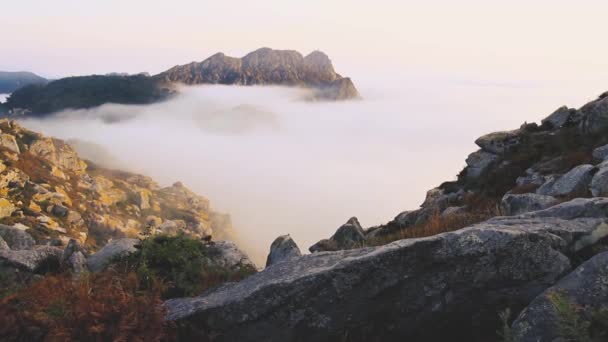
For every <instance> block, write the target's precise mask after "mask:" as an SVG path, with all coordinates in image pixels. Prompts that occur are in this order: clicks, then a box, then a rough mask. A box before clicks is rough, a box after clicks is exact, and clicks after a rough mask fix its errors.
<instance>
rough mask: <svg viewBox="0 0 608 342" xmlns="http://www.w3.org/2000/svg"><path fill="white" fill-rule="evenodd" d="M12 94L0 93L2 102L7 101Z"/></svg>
mask: <svg viewBox="0 0 608 342" xmlns="http://www.w3.org/2000/svg"><path fill="white" fill-rule="evenodd" d="M10 95H11V94H0V103H4V102H6V99H7V98H8V97H9V96H10Z"/></svg>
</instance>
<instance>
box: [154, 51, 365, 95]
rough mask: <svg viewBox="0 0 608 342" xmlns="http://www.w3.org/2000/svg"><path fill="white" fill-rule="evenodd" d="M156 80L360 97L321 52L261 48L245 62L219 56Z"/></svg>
mask: <svg viewBox="0 0 608 342" xmlns="http://www.w3.org/2000/svg"><path fill="white" fill-rule="evenodd" d="M156 77H158V78H160V79H163V80H165V81H169V82H179V83H183V84H188V85H195V84H236V85H288V86H302V87H309V88H312V89H314V90H315V92H314V98H315V99H321V100H347V99H353V98H358V97H359V92H358V91H357V89H356V88H355V85H354V84H353V82H352V81H351V79H350V78H347V77H342V76H340V75H339V74H337V73H336V71H335V70H334V67H333V65H332V63H331V60H330V59H329V57H328V56H327V55H326V54H324V53H323V52H321V51H314V52H312V53H310V54H309V55H307V56H306V57H304V56H302V54H300V53H299V52H297V51H292V50H273V49H270V48H261V49H258V50H255V51H253V52H251V53H249V54H247V55H246V56H244V57H243V58H234V57H229V56H226V55H224V54H223V53H217V54H215V55H213V56H211V57H209V58H207V59H206V60H204V61H202V62H200V63H199V62H192V63H190V64H186V65H178V66H175V67H173V68H171V69H169V70H167V71H165V72H163V73H161V74H159V75H157V76H156Z"/></svg>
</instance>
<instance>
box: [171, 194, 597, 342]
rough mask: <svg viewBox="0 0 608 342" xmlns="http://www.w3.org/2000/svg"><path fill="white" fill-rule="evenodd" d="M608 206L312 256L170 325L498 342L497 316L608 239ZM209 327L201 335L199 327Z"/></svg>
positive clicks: (249, 332)
mask: <svg viewBox="0 0 608 342" xmlns="http://www.w3.org/2000/svg"><path fill="white" fill-rule="evenodd" d="M607 214H608V199H606V198H593V199H576V200H573V201H570V202H566V203H563V204H560V205H557V206H554V207H551V208H549V209H545V210H541V211H536V212H530V213H527V214H523V215H520V216H517V217H498V218H494V219H492V220H489V221H487V222H484V223H480V224H477V225H474V226H471V227H469V228H465V229H461V230H457V231H454V232H449V233H444V234H439V235H436V236H432V237H427V238H420V239H406V240H400V241H395V242H393V243H390V244H388V245H384V246H380V247H372V248H359V249H354V250H346V251H338V252H324V253H315V254H310V255H305V256H302V257H299V258H295V259H291V260H288V261H285V262H281V263H277V264H275V265H274V266H272V267H269V268H267V269H265V270H263V271H261V272H259V273H257V274H256V275H253V276H251V277H249V278H247V279H245V280H243V281H241V282H239V283H232V284H228V285H225V286H223V287H221V288H219V289H217V290H215V291H210V292H208V293H206V294H204V295H203V296H201V297H197V298H180V299H172V300H169V301H167V302H165V307H166V308H167V316H166V318H167V319H168V320H176V321H181V322H187V323H189V324H190V325H191V326H196V327H197V329H196V330H195V331H192V333H193V334H194V337H196V333H197V331H204V332H205V333H211V334H213V335H215V336H218V341H258V340H264V341H290V340H300V339H301V338H302V336H305V337H306V338H305V340H314V341H333V340H337V339H340V338H344V336H345V335H344V332H345V331H346V332H348V337H349V340H352V341H369V340H377V341H402V340H417V341H439V340H455V341H460V340H462V341H469V340H479V341H489V340H494V339H495V338H496V335H495V330H496V328H497V327H498V324H499V323H498V322H497V321H496V317H497V315H496V313H497V312H499V311H500V310H502V309H504V308H505V305H506V304H508V303H512V304H513V305H515V307H513V308H514V309H519V308H523V306H525V305H527V304H528V303H530V301H532V299H533V298H535V297H536V296H537V295H538V294H540V293H541V292H542V291H544V290H545V289H546V288H547V287H549V286H551V285H553V284H554V283H555V282H556V281H557V280H558V279H559V278H561V276H562V275H563V274H564V273H566V272H568V271H569V270H570V269H571V261H570V258H572V259H573V260H579V259H580V254H579V253H581V252H582V251H583V250H585V249H586V248H588V247H593V245H594V244H595V243H597V242H598V241H601V240H602V239H604V238H606V236H608V224H607V223H606V218H607ZM199 329H200V330H199Z"/></svg>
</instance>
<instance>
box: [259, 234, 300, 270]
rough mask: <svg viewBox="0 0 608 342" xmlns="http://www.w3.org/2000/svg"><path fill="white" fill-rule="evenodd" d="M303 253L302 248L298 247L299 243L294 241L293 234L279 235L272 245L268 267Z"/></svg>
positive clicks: (267, 261) (267, 262)
mask: <svg viewBox="0 0 608 342" xmlns="http://www.w3.org/2000/svg"><path fill="white" fill-rule="evenodd" d="M301 255H302V253H301V252H300V248H298V245H297V244H296V243H295V241H293V239H292V238H291V236H289V235H282V236H279V237H278V238H276V239H275V240H274V241H273V242H272V245H271V246H270V253H269V254H268V258H266V267H268V266H270V265H273V264H276V263H278V262H281V261H285V260H289V259H291V258H295V257H299V256H301Z"/></svg>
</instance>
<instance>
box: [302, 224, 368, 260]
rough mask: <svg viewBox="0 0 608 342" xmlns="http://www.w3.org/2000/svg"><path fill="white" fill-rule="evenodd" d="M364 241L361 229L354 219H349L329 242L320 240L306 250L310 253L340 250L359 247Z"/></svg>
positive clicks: (363, 233) (363, 232)
mask: <svg viewBox="0 0 608 342" xmlns="http://www.w3.org/2000/svg"><path fill="white" fill-rule="evenodd" d="M363 241H365V231H364V230H363V228H362V227H361V224H360V223H359V220H357V218H356V217H351V218H350V219H349V220H348V221H347V222H346V223H345V224H343V225H342V226H341V227H340V228H338V230H336V232H335V233H334V235H333V236H332V237H331V238H329V241H325V240H321V241H319V242H318V243H316V244H314V245H312V246H311V247H310V248H309V249H308V250H309V251H311V252H313V253H314V252H321V251H327V250H342V249H350V248H355V247H361V245H362V243H363Z"/></svg>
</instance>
